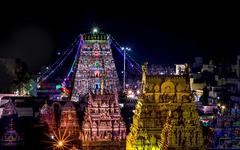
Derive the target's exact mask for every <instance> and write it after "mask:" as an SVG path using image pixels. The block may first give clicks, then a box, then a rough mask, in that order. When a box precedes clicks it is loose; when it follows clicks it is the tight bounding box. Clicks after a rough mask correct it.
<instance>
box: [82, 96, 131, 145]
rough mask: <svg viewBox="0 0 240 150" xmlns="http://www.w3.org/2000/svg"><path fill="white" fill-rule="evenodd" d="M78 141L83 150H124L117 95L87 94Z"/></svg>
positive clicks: (123, 133)
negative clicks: (80, 142)
mask: <svg viewBox="0 0 240 150" xmlns="http://www.w3.org/2000/svg"><path fill="white" fill-rule="evenodd" d="M80 139H81V141H82V148H83V150H93V149H94V150H95V149H96V150H97V149H98V150H100V149H111V150H115V149H116V150H124V149H125V147H126V144H125V140H126V127H125V123H124V121H123V118H122V117H121V114H120V108H119V104H118V94H117V92H116V93H115V94H103V95H101V94H92V93H89V100H88V105H87V107H86V109H85V116H84V121H83V125H82V131H81V136H80Z"/></svg>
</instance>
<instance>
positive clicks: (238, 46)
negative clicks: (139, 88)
mask: <svg viewBox="0 0 240 150" xmlns="http://www.w3.org/2000/svg"><path fill="white" fill-rule="evenodd" d="M144 2H145V3H142V4H139V6H137V5H135V4H126V3H125V4H121V3H118V2H116V3H114V4H112V6H106V5H107V4H102V3H98V4H96V5H94V3H91V4H81V3H80V4H71V5H68V4H66V5H65V6H61V7H58V6H55V5H51V6H48V7H46V6H45V5H43V6H42V5H38V6H39V8H37V4H35V5H36V6H34V7H28V6H25V7H15V8H11V9H10V10H9V9H4V10H1V12H0V13H1V14H0V17H1V27H0V57H10V58H11V57H14V58H15V57H18V58H21V59H23V60H24V61H26V62H27V64H28V66H29V68H30V71H34V72H36V71H38V70H39V68H40V67H41V66H44V65H49V64H51V63H52V62H53V61H54V60H55V59H56V56H57V55H56V54H57V52H58V51H64V49H65V48H67V47H68V46H69V45H70V44H71V42H72V41H73V40H74V39H75V38H76V37H77V35H78V34H80V33H85V32H89V31H90V30H91V28H92V27H94V26H98V27H99V28H100V29H101V30H102V31H103V32H106V33H109V34H111V35H112V36H113V37H114V38H115V39H116V40H117V41H118V42H119V43H120V44H122V45H123V46H129V47H131V48H132V50H133V51H132V52H131V55H133V57H135V58H136V59H137V61H139V62H140V63H142V62H143V61H146V60H147V61H149V62H150V63H155V64H174V63H185V62H191V61H193V59H194V57H195V56H203V57H207V58H211V57H213V58H217V57H218V58H226V59H227V58H228V59H234V58H235V57H233V56H234V55H236V54H237V53H239V52H240V23H238V22H239V11H238V9H236V8H233V7H232V6H229V7H227V6H226V5H224V4H223V5H222V6H221V7H220V6H217V5H211V6H210V5H208V4H203V5H198V4H195V5H193V6H191V7H190V6H188V4H181V5H178V4H176V5H175V6H173V5H172V4H168V5H165V4H164V5H163V4H148V3H147V1H144ZM145 4H146V5H145ZM206 6H207V7H206ZM13 10H14V11H15V13H12V12H13Z"/></svg>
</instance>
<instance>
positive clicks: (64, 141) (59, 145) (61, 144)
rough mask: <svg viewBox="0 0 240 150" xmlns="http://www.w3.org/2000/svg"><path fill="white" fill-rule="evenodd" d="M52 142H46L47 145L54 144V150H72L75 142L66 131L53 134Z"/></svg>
mask: <svg viewBox="0 0 240 150" xmlns="http://www.w3.org/2000/svg"><path fill="white" fill-rule="evenodd" d="M50 137H51V141H45V142H47V143H51V144H52V146H51V147H52V148H53V149H55V150H65V149H70V146H71V142H72V141H73V138H71V137H70V135H69V134H67V130H66V129H65V130H64V131H60V130H58V132H55V131H53V133H52V134H51V135H50Z"/></svg>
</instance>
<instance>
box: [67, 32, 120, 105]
mask: <svg viewBox="0 0 240 150" xmlns="http://www.w3.org/2000/svg"><path fill="white" fill-rule="evenodd" d="M81 40H82V43H83V44H82V46H81V53H80V57H79V59H78V64H77V70H76V74H75V79H74V86H73V92H72V96H71V100H72V101H79V98H80V97H82V96H85V95H86V94H87V93H88V92H89V90H91V91H93V92H100V89H101V87H102V86H104V87H105V90H108V91H113V90H115V89H116V88H118V84H119V81H118V75H117V71H116V67H115V63H114V59H113V56H112V50H111V47H110V42H111V41H110V35H107V34H102V33H97V32H95V33H90V34H84V35H81ZM103 74H105V80H104V83H103V84H104V85H103V84H102V83H101V79H102V75H103Z"/></svg>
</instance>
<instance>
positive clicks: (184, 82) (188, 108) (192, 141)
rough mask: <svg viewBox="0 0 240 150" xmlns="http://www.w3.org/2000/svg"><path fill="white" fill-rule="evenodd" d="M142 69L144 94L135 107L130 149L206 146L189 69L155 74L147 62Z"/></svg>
mask: <svg viewBox="0 0 240 150" xmlns="http://www.w3.org/2000/svg"><path fill="white" fill-rule="evenodd" d="M186 68H187V67H186ZM142 72H143V74H142V95H141V96H140V97H139V98H138V101H137V104H136V107H135V110H134V116H133V123H132V125H131V128H130V133H129V134H128V136H127V141H126V149H127V150H160V149H161V150H162V149H164V150H167V149H168V150H183V149H184V150H186V149H187V150H189V149H194V150H197V149H198V150H200V149H204V146H203V137H202V129H201V127H200V122H199V116H198V112H197V110H196V106H195V103H194V99H193V97H192V95H191V91H190V86H189V76H188V70H187V69H186V71H185V74H183V75H174V74H167V75H166V74H161V73H158V72H155V73H154V74H152V73H150V72H148V69H147V64H145V65H143V67H142Z"/></svg>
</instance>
